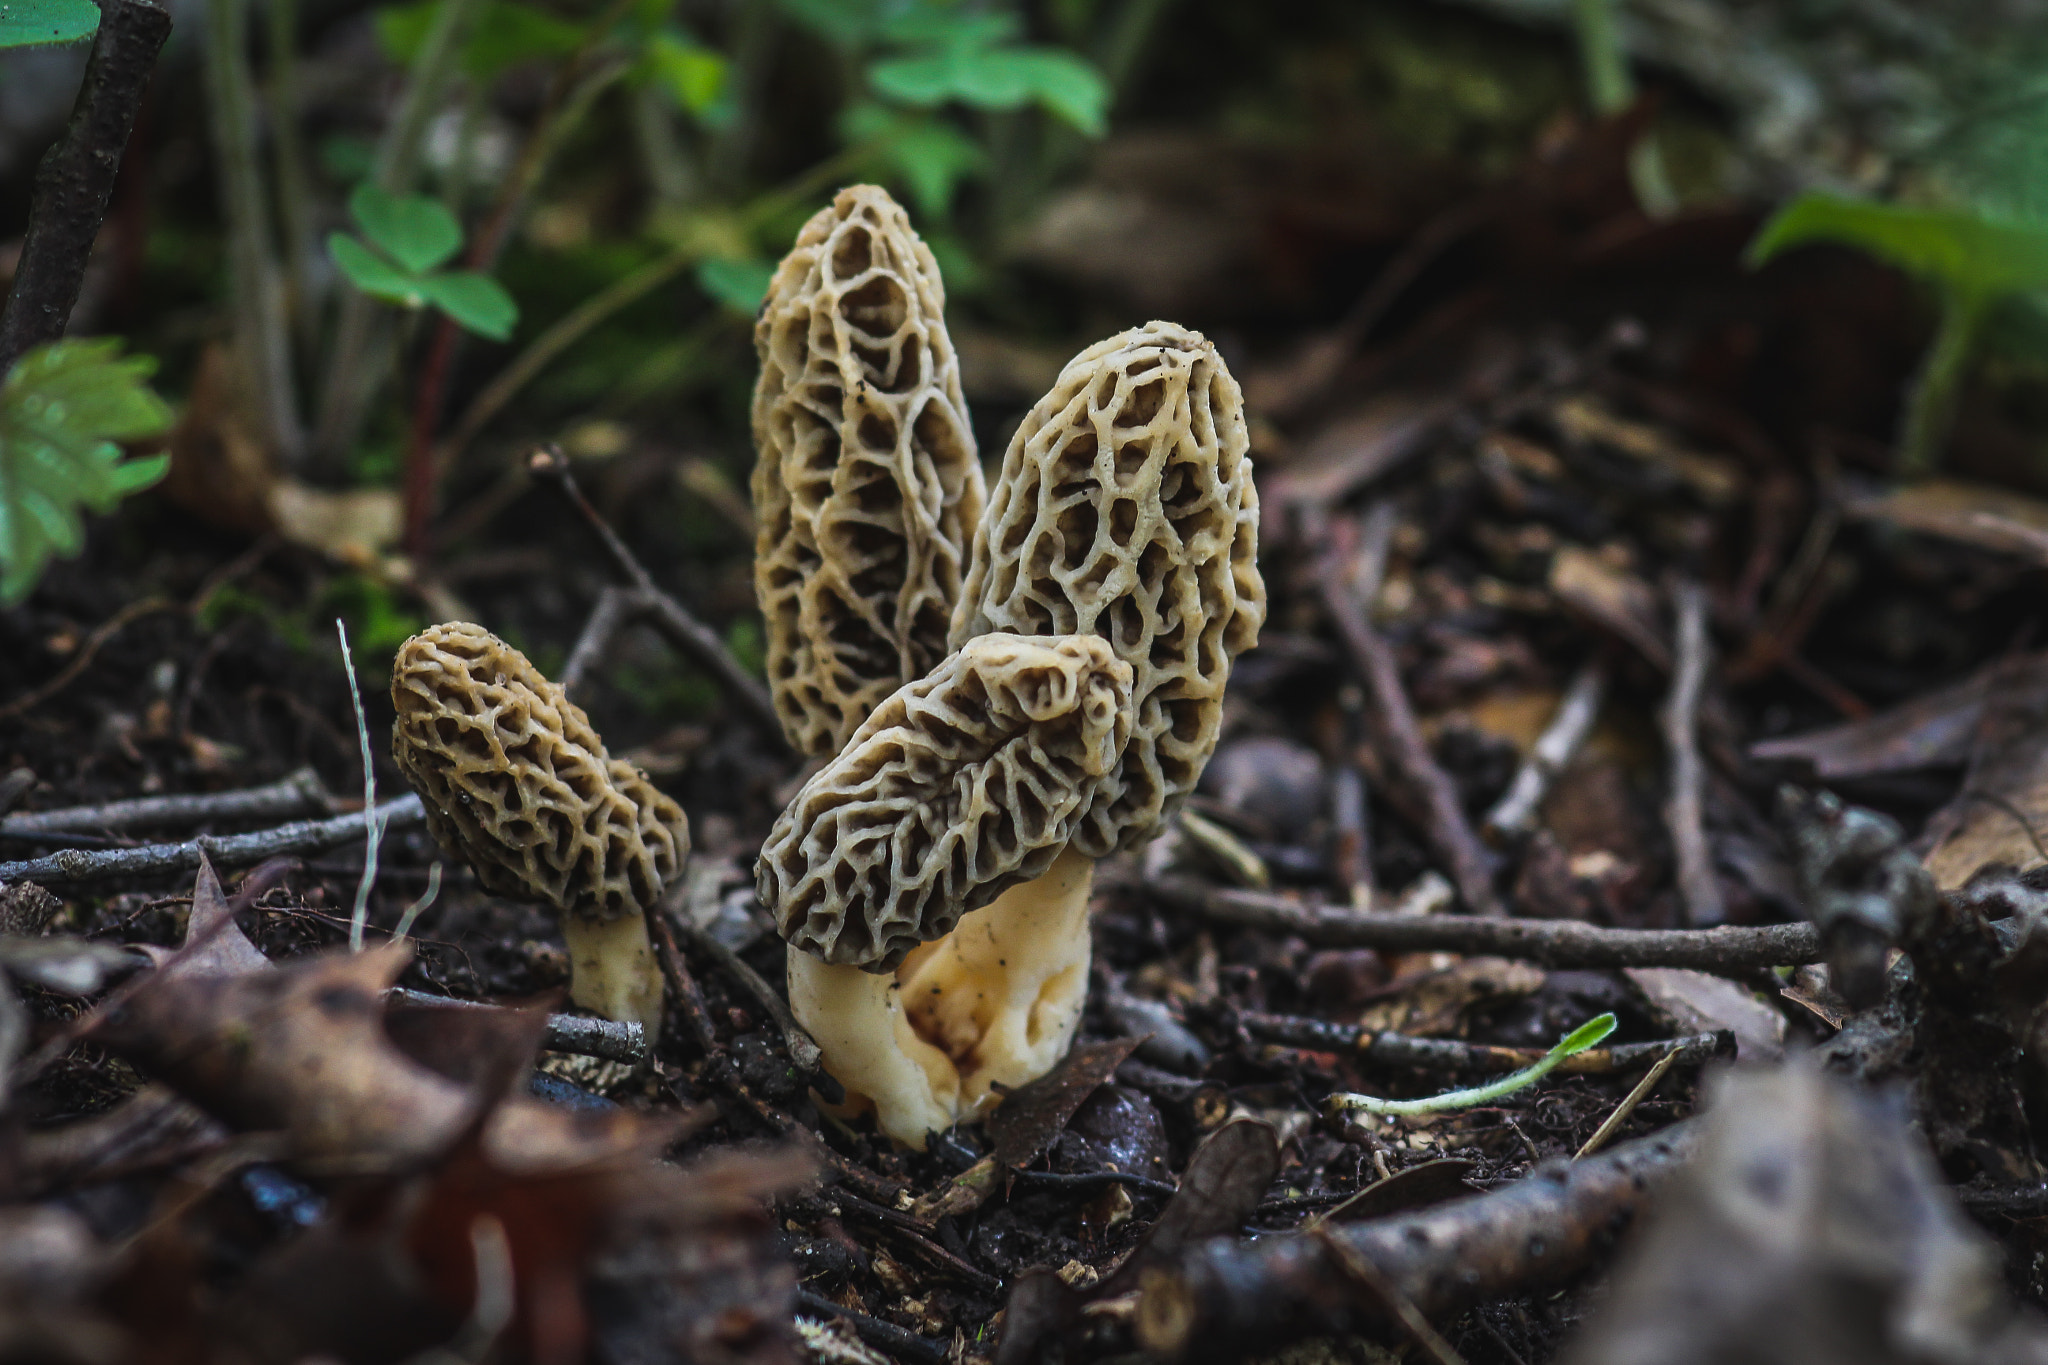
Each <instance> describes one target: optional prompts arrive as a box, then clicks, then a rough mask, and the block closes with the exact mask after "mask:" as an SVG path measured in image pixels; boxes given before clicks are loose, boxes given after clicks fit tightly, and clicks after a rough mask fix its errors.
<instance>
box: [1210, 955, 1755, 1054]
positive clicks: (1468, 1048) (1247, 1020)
mask: <svg viewBox="0 0 2048 1365" xmlns="http://www.w3.org/2000/svg"><path fill="white" fill-rule="evenodd" d="M1513 922H1514V921H1512V920H1510V921H1508V923H1513ZM1238 1018H1239V1019H1240V1020H1241V1021H1242V1022H1243V1024H1244V1026H1245V1030H1246V1032H1248V1033H1250V1034H1251V1035H1252V1037H1254V1038H1262V1039H1265V1040H1267V1041H1269V1042H1275V1043H1282V1044H1285V1045H1287V1046H1289V1047H1301V1048H1310V1049H1314V1050H1316V1051H1330V1052H1336V1051H1344V1052H1349V1051H1354V1050H1355V1051H1356V1052H1357V1053H1358V1054H1359V1060H1360V1061H1363V1062H1366V1063H1369V1064H1371V1065H1373V1066H1404V1067H1411V1068H1413V1069H1414V1070H1417V1071H1432V1072H1446V1073H1449V1074H1452V1075H1468V1074H1472V1075H1484V1074H1486V1073H1489V1072H1496V1071H1519V1070H1520V1069H1521V1068H1523V1067H1525V1066H1531V1065H1534V1064H1535V1063H1536V1062H1539V1061H1541V1060H1542V1059H1543V1056H1544V1049H1542V1048H1528V1047H1490V1046H1488V1045H1486V1044H1484V1043H1465V1042H1459V1041H1458V1040H1456V1039H1453V1038H1415V1037H1411V1036H1409V1035H1408V1034H1405V1033H1396V1032H1394V1031H1393V1030H1391V1029H1382V1030H1379V1031H1377V1032H1376V1031H1374V1030H1372V1029H1369V1028H1365V1027H1363V1026H1362V1025H1359V1024H1340V1023H1335V1022H1332V1021H1329V1020H1324V1019H1304V1018H1299V1017H1296V1016H1294V1015H1286V1014H1258V1013H1251V1012H1246V1013H1242V1014H1239V1015H1238ZM1734 1053H1735V1038H1734V1035H1733V1034H1731V1033H1728V1032H1727V1031H1726V1030H1723V1031H1722V1032H1719V1033H1695V1034H1689V1035H1687V1036H1686V1037H1683V1038H1673V1039H1670V1040H1668V1041H1666V1042H1659V1043H1617V1044H1615V1045H1614V1046H1612V1047H1589V1048H1587V1049H1586V1050H1585V1051H1583V1052H1577V1053H1574V1054H1572V1055H1571V1056H1569V1057H1567V1058H1565V1059H1564V1060H1563V1061H1562V1062H1560V1063H1558V1065H1557V1073H1556V1074H1558V1075H1560V1076H1608V1075H1613V1074H1614V1073H1616V1072H1621V1071H1633V1070H1635V1069H1636V1068H1637V1067H1639V1066H1645V1065H1648V1064H1651V1063H1654V1062H1657V1061H1659V1060H1661V1059H1663V1058H1664V1057H1667V1056H1669V1057H1676V1058H1677V1059H1678V1060H1679V1061H1680V1062H1682V1063H1684V1064H1685V1065H1687V1066H1704V1065H1706V1064H1707V1063H1708V1062H1710V1061H1712V1060H1714V1059H1715V1058H1716V1057H1733V1056H1734Z"/></svg>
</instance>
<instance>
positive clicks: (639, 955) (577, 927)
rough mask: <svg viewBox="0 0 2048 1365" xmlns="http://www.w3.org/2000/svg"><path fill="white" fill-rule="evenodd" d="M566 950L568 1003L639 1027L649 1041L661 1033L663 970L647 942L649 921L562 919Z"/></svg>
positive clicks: (633, 917)
mask: <svg viewBox="0 0 2048 1365" xmlns="http://www.w3.org/2000/svg"><path fill="white" fill-rule="evenodd" d="M562 937H563V938H564V939H565V940H567V942H568V947H569V1000H570V1002H571V1003H572V1004H574V1005H576V1006H577V1008H579V1009H586V1010H590V1011H592V1012H593V1013H596V1014H601V1015H603V1016H604V1017H605V1018H607V1019H614V1020H617V1021H619V1022H621V1023H638V1024H639V1025H640V1026H641V1027H642V1028H644V1029H646V1030H647V1036H648V1037H649V1038H654V1037H658V1036H659V1034H660V1031H661V994H662V981H661V968H660V967H659V966H658V965H657V964H656V963H655V960H654V947H653V945H652V944H650V943H649V942H648V941H647V920H646V919H645V918H644V917H643V916H640V915H636V914H624V915H619V916H617V917H615V918H613V919H597V918H594V917H591V916H587V915H568V914H565V915H563V916H562Z"/></svg>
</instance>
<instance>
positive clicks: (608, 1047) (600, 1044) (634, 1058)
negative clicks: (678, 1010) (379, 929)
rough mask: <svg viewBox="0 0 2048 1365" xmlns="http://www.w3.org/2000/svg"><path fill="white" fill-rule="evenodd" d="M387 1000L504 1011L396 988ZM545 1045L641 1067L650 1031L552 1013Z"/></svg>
mask: <svg viewBox="0 0 2048 1365" xmlns="http://www.w3.org/2000/svg"><path fill="white" fill-rule="evenodd" d="M385 994H386V996H387V998H389V999H391V1000H393V1001H396V1002H397V1003H399V1004H402V1005H416V1006H419V1007H421V1008H424V1009H476V1010H487V1009H500V1008H503V1007H502V1006H498V1005H492V1004H490V1003H488V1002H487V1001H483V1000H458V999H456V998H455V997H454V996H450V995H428V994H426V993H425V992H424V991H414V990H407V989H406V988H405V987H403V986H393V987H392V988H391V989H390V990H389V991H387V992H386V993H385ZM541 1046H542V1047H545V1048H549V1049H552V1050H553V1051H555V1052H573V1053H576V1054H577V1055H578V1056H581V1057H601V1058H603V1059H604V1060H605V1061H608V1062H632V1063H634V1064H636V1065H637V1064H638V1063H640V1062H641V1061H643V1060H645V1059H646V1057H647V1030H646V1029H644V1028H642V1027H641V1026H640V1025H639V1024H638V1023H637V1022H635V1021H631V1020H629V1021H627V1022H624V1023H620V1022H617V1021H615V1020H611V1019H590V1018H586V1017H585V1016H583V1015H580V1014H550V1015H549V1016H548V1027H547V1032H546V1033H545V1034H543V1035H542V1036H541Z"/></svg>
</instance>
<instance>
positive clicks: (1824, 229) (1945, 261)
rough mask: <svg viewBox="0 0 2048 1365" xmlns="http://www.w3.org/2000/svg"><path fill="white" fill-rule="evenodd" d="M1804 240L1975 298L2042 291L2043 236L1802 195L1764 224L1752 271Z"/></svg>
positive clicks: (1970, 219)
mask: <svg viewBox="0 0 2048 1365" xmlns="http://www.w3.org/2000/svg"><path fill="white" fill-rule="evenodd" d="M1809 242H1833V243H1836V244H1838V245H1841V246H1852V247H1857V248H1859V249H1861V250H1863V251H1867V252H1869V253H1870V254H1871V255H1873V256H1875V257H1877V258H1878V259H1880V260H1882V261H1885V262H1888V263H1889V264H1891V265H1894V266H1897V267H1898V268H1899V269H1900V270H1903V271H1905V272H1906V273H1907V274H1909V275H1918V276H1920V277H1921V278H1922V279H1926V280H1931V281H1933V282H1934V283H1937V284H1940V285H1943V286H1945V287H1946V288H1949V289H1952V290H1954V291H1955V292H1956V293H1957V294H1960V295H1965V296H1969V297H1974V298H1979V299H1989V298H1994V297H1996V296H1998V295H2001V294H2014V293H2022V292H2025V291H2028V290H2033V289H2043V288H2048V230H2044V229H2041V228H2032V227H2022V226H2020V225H2017V224H2013V223H2001V222H1995V221H1993V220H1991V219H1988V218H1983V217H1980V216H1978V215H1976V214H1973V213H1963V212H1957V211H1955V210H1952V209H1925V208H1907V207H1903V206H1900V205H1896V204H1875V203H1870V202H1867V201H1864V200H1857V199H1838V198H1835V197H1833V196H1831V195H1825V194H1806V195H1801V196H1800V197H1799V198H1797V199H1795V200H1793V201H1792V202H1791V203H1790V204H1787V205H1786V206H1785V207H1784V208H1782V209H1780V210H1778V212H1777V213H1776V214H1775V215H1773V216H1772V218H1771V221H1770V222H1768V223H1766V224H1764V227H1763V230H1762V231H1761V232H1759V233H1758V234H1757V236H1756V240H1755V241H1753V242H1751V243H1750V245H1749V252H1748V260H1749V263H1750V264H1751V265H1761V264H1763V263H1764V262H1765V261H1768V260H1770V259H1771V258H1772V257H1774V256H1777V255H1779V254H1781V253H1782V252H1784V251H1787V250H1789V249H1791V248H1792V247H1795V246H1802V245H1805V244H1807V243H1809Z"/></svg>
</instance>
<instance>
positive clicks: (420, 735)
mask: <svg viewBox="0 0 2048 1365" xmlns="http://www.w3.org/2000/svg"><path fill="white" fill-rule="evenodd" d="M391 702H392V705H393V706H394V707H396V708H397V711H398V718H397V720H396V721H395V722H393V724H392V727H391V751H392V757H393V758H394V759H396V760H397V763H398V769H399V771H400V772H402V773H404V774H405V779H406V781H407V782H409V783H411V784H412V787H413V790H414V791H417V792H418V793H419V794H420V800H421V802H422V804H423V805H424V806H425V807H426V814H427V828H428V830H430V831H431V832H432V834H433V836H434V838H435V840H436V841H437V842H439V843H440V845H441V846H442V847H443V848H444V849H446V850H448V851H449V852H450V853H453V854H455V855H456V856H458V857H460V858H461V859H462V860H463V861H464V862H465V863H467V864H468V865H469V867H470V869H471V870H472V871H474V872H475V873H476V877H477V880H478V881H479V882H480V883H482V884H483V886H484V889H485V890H487V891H490V892H491V893H492V894H494V895H499V896H507V897H510V898H513V899H516V900H528V901H541V902H544V903H545V904H548V905H551V906H553V907H554V908H555V910H556V911H557V912H558V913H559V914H560V916H561V921H562V934H563V937H564V938H565V939H566V940H567V941H568V947H569V963H570V981H569V998H570V999H571V1000H572V1001H574V1002H575V1003H576V1004H577V1005H579V1006H581V1007H582V1008H584V1009H587V1010H593V1011H595V1012H597V1013H599V1014H602V1015H604V1016H605V1017H606V1018H608V1019H618V1020H637V1021H638V1022H640V1023H641V1024H644V1025H645V1026H646V1027H647V1029H648V1032H649V1034H650V1036H651V1035H652V1034H653V1033H654V1032H655V1031H656V1030H657V1029H658V1028H659V1026H660V1023H661V998H662V980H661V973H660V971H659V969H658V968H657V967H656V965H655V961H654V954H653V950H652V948H651V947H650V946H649V944H648V940H647V922H646V919H645V918H644V911H645V910H646V909H647V908H648V907H649V906H651V905H653V904H654V903H655V901H656V900H657V899H658V898H659V897H660V895H661V892H662V888H663V887H664V886H666V885H667V884H668V883H669V882H671V881H673V880H674V879H675V878H676V876H677V875H678V874H680V873H681V871H682V869H683V862H684V860H685V859H686V858H688V856H689V853H690V824H689V819H688V817H687V816H685V815H684V814H683V809H682V807H680V806H678V805H677V804H676V803H675V802H674V801H672V800H671V799H669V797H667V796H666V795H664V794H663V793H662V792H661V791H659V790H658V789H657V788H656V787H655V786H654V784H653V783H651V782H649V781H648V780H647V777H646V775H645V774H644V773H642V772H641V771H640V770H639V769H638V768H635V767H634V766H633V765H632V764H630V763H627V762H626V761H625V760H623V759H617V758H612V757H611V756H610V755H608V754H607V753H606V752H605V748H604V741H603V740H601V739H599V738H598V735H597V731H595V730H593V729H592V728H591V726H590V720H589V718H588V717H587V716H585V715H584V713H583V708H582V707H580V706H578V705H576V704H575V703H574V702H572V701H570V700H569V699H568V697H567V696H565V695H564V694H563V692H562V689H561V688H559V687H557V686H556V685H555V684H554V683H552V682H550V681H548V680H547V679H546V678H545V677H543V676H542V675H541V673H540V670H538V669H536V668H535V667H534V666H533V665H532V664H531V663H530V662H528V661H527V658H526V656H525V655H523V654H521V653H520V652H519V651H518V650H516V649H514V648H512V646H510V645H508V644H506V643H505V642H504V641H503V640H500V639H499V638H498V637H497V636H495V635H493V634H491V633H490V632H489V631H487V630H485V629H484V628H483V627H482V626H477V625H471V624H469V623H468V622H464V621H452V622H448V623H446V624H444V625H438V626H430V627H428V628H427V629H426V630H424V631H421V632H420V633H419V634H418V635H415V636H413V637H412V638H411V639H410V640H407V641H406V642H405V644H404V645H403V646H401V647H400V648H399V651H398V655H397V657H396V658H395V659H394V660H393V661H392V665H391Z"/></svg>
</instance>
